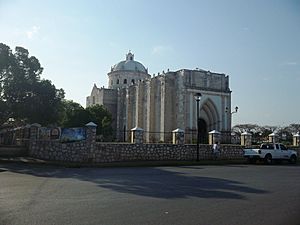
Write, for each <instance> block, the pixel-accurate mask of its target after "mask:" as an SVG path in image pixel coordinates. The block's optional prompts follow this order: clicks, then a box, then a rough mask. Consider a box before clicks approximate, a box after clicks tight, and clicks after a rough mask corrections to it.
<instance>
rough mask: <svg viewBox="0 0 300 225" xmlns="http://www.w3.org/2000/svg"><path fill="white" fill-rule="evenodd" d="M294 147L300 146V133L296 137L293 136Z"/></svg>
mask: <svg viewBox="0 0 300 225" xmlns="http://www.w3.org/2000/svg"><path fill="white" fill-rule="evenodd" d="M293 145H294V146H300V134H299V132H298V133H297V134H295V135H293Z"/></svg>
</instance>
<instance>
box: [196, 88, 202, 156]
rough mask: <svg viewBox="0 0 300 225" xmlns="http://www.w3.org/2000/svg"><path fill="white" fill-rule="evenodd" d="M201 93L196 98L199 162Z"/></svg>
mask: <svg viewBox="0 0 300 225" xmlns="http://www.w3.org/2000/svg"><path fill="white" fill-rule="evenodd" d="M201 96H202V95H201V93H196V94H195V95H194V98H195V100H196V102H197V161H199V142H200V117H199V103H200V100H201Z"/></svg>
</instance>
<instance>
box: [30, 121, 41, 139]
mask: <svg viewBox="0 0 300 225" xmlns="http://www.w3.org/2000/svg"><path fill="white" fill-rule="evenodd" d="M40 127H41V125H40V124H38V123H33V124H31V125H30V131H29V133H30V141H35V140H36V139H38V135H39V128H40Z"/></svg>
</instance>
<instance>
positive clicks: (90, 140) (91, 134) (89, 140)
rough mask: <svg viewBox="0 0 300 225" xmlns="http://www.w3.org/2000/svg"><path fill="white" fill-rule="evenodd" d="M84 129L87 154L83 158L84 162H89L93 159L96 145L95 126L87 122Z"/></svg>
mask: <svg viewBox="0 0 300 225" xmlns="http://www.w3.org/2000/svg"><path fill="white" fill-rule="evenodd" d="M85 127H86V149H87V152H88V154H87V155H85V156H84V158H85V157H86V159H85V161H88V162H89V161H91V160H92V159H93V153H94V149H95V144H96V131H97V124H95V123H93V122H89V123H87V124H86V125H85Z"/></svg>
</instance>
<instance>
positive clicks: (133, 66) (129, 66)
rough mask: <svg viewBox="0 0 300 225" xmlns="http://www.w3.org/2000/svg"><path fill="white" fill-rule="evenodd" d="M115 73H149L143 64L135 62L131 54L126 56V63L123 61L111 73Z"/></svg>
mask: <svg viewBox="0 0 300 225" xmlns="http://www.w3.org/2000/svg"><path fill="white" fill-rule="evenodd" d="M113 71H137V72H143V73H148V71H147V69H146V68H145V67H144V66H143V64H142V63H140V62H138V61H135V60H134V55H133V54H132V53H131V52H129V53H128V54H126V60H125V61H121V62H119V63H117V64H116V65H114V66H113V67H112V68H111V72H113Z"/></svg>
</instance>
